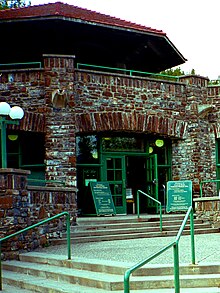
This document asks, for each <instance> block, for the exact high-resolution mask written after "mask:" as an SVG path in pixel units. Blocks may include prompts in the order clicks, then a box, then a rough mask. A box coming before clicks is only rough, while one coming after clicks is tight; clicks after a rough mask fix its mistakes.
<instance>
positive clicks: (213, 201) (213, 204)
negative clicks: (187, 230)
mask: <svg viewBox="0 0 220 293" xmlns="http://www.w3.org/2000/svg"><path fill="white" fill-rule="evenodd" d="M194 202H195V212H196V216H197V218H199V219H202V220H203V221H208V222H210V223H211V224H212V226H213V227H216V228H220V197H219V196H215V197H203V198H196V199H194Z"/></svg>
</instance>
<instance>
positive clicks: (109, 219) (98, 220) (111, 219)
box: [77, 214, 185, 225]
mask: <svg viewBox="0 0 220 293" xmlns="http://www.w3.org/2000/svg"><path fill="white" fill-rule="evenodd" d="M184 217H185V214H163V215H162V218H163V221H175V220H180V221H182V220H183V219H184ZM159 220H160V216H159V215H140V218H138V217H137V215H126V216H120V215H119V216H117V215H116V216H94V217H78V218H77V224H78V225H81V224H83V225H86V224H89V223H94V224H95V225H99V224H102V223H105V224H118V223H137V222H155V221H159Z"/></svg>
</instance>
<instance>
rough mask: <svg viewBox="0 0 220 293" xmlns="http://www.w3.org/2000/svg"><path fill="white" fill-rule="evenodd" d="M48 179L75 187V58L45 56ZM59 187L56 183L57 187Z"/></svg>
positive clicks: (46, 160) (46, 161)
mask: <svg viewBox="0 0 220 293" xmlns="http://www.w3.org/2000/svg"><path fill="white" fill-rule="evenodd" d="M43 57H44V69H45V71H44V75H45V103H46V106H47V114H46V138H45V140H46V142H45V143H46V144H45V146H46V159H45V163H46V179H47V180H55V181H61V182H62V183H65V185H66V186H71V187H74V186H76V158H75V103H74V97H73V82H74V56H63V55H43ZM55 184H56V183H55Z"/></svg>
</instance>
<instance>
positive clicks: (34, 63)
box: [0, 62, 41, 69]
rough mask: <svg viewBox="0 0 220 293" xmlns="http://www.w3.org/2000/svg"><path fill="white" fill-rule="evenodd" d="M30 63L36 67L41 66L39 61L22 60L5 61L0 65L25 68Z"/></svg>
mask: <svg viewBox="0 0 220 293" xmlns="http://www.w3.org/2000/svg"><path fill="white" fill-rule="evenodd" d="M30 65H34V66H36V67H37V68H41V62H22V63H5V64H0V68H1V67H6V68H7V67H12V68H13V69H14V67H21V68H27V67H30Z"/></svg>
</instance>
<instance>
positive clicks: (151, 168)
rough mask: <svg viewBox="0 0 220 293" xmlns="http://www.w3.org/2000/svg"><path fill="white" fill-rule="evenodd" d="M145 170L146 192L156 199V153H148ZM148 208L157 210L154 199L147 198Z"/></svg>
mask: <svg viewBox="0 0 220 293" xmlns="http://www.w3.org/2000/svg"><path fill="white" fill-rule="evenodd" d="M146 172H147V184H146V185H147V186H146V187H147V194H149V195H150V196H151V197H153V198H155V199H157V200H158V169H157V154H153V155H149V156H148V157H147V164H146ZM147 206H148V209H150V210H152V211H156V212H157V211H158V205H157V204H156V203H155V201H153V200H151V199H148V200H147Z"/></svg>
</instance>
